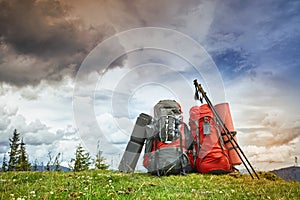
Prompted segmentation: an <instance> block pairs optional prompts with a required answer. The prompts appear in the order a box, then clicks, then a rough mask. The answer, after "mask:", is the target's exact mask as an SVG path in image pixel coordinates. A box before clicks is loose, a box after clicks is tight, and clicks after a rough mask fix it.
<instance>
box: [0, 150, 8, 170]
mask: <svg viewBox="0 0 300 200" xmlns="http://www.w3.org/2000/svg"><path fill="white" fill-rule="evenodd" d="M7 166H8V165H7V162H6V154H4V155H3V161H2V167H1V171H2V172H6V171H7Z"/></svg>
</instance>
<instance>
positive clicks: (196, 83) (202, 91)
mask: <svg viewBox="0 0 300 200" xmlns="http://www.w3.org/2000/svg"><path fill="white" fill-rule="evenodd" d="M194 85H195V87H196V88H197V89H198V90H199V91H200V92H201V93H202V94H203V95H204V94H206V92H205V91H204V89H203V88H202V86H201V84H199V83H198V81H197V79H195V80H194Z"/></svg>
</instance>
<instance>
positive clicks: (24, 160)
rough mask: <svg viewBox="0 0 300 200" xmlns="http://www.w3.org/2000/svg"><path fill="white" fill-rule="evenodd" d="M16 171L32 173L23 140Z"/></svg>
mask: <svg viewBox="0 0 300 200" xmlns="http://www.w3.org/2000/svg"><path fill="white" fill-rule="evenodd" d="M17 161H18V162H17V165H16V170H17V171H30V163H29V161H28V156H27V153H26V149H25V143H24V141H23V138H22V140H21V144H20V151H19V155H18V159H17Z"/></svg>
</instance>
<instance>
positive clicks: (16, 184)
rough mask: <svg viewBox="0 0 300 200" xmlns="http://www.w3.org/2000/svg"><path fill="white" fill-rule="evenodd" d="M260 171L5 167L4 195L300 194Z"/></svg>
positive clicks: (295, 185) (299, 187) (1, 177)
mask: <svg viewBox="0 0 300 200" xmlns="http://www.w3.org/2000/svg"><path fill="white" fill-rule="evenodd" d="M259 176H260V180H252V179H251V177H250V176H249V175H240V176H230V175H219V176H216V175H202V174H189V175H187V176H174V175H171V176H164V177H160V178H159V177H155V176H151V175H149V174H146V173H133V174H124V173H120V172H113V171H84V172H76V173H75V172H5V173H0V199H3V200H4V199H5V200H6V199H15V200H23V199H300V182H287V181H284V180H282V179H280V178H278V177H277V176H275V175H273V174H271V173H260V174H259Z"/></svg>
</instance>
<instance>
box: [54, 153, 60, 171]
mask: <svg viewBox="0 0 300 200" xmlns="http://www.w3.org/2000/svg"><path fill="white" fill-rule="evenodd" d="M60 155H61V153H58V154H57V155H56V157H55V158H54V162H53V165H54V171H60V161H59V158H60Z"/></svg>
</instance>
